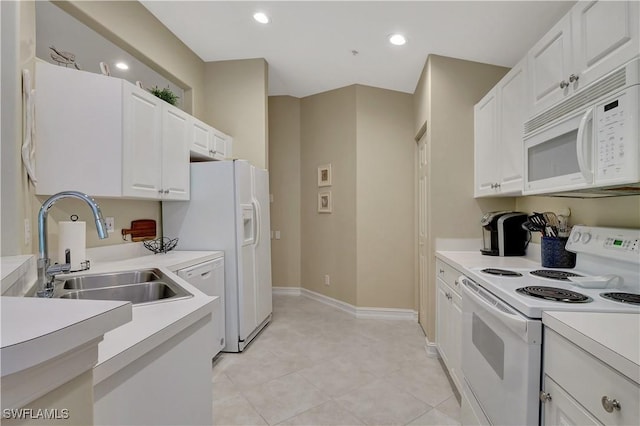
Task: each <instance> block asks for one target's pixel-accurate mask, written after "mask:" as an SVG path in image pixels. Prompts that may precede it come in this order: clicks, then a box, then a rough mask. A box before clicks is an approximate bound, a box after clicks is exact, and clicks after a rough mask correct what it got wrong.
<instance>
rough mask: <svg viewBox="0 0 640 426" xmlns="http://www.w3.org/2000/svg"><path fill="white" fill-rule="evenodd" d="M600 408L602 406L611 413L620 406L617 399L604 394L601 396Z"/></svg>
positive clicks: (618, 409)
mask: <svg viewBox="0 0 640 426" xmlns="http://www.w3.org/2000/svg"><path fill="white" fill-rule="evenodd" d="M602 408H604V409H605V411H606V412H607V413H612V412H613V410H616V411H620V408H622V407H621V406H620V402H619V401H618V400H617V399H611V398H609V397H608V396H606V395H605V396H603V397H602Z"/></svg>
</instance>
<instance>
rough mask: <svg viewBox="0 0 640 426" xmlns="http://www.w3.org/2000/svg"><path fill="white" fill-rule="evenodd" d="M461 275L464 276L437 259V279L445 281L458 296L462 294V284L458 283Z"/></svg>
mask: <svg viewBox="0 0 640 426" xmlns="http://www.w3.org/2000/svg"><path fill="white" fill-rule="evenodd" d="M460 275H462V272H460V271H458V270H456V269H455V268H453V267H452V266H450V265H449V264H447V263H445V262H443V261H442V260H440V259H436V277H438V278H440V279H441V280H442V281H444V282H445V283H446V284H447V285H448V286H449V287H451V288H452V289H453V290H454V291H455V292H456V293H458V294H460V293H461V290H460V284H459V283H458V277H459V276H460Z"/></svg>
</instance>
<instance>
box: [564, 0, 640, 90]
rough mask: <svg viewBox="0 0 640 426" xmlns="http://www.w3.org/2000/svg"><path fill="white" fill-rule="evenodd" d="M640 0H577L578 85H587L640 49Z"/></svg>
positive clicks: (575, 70)
mask: <svg viewBox="0 0 640 426" xmlns="http://www.w3.org/2000/svg"><path fill="white" fill-rule="evenodd" d="M639 10H640V8H639V3H638V2H637V1H594V2H578V3H577V4H576V5H575V6H574V7H573V9H572V10H571V15H572V27H573V43H574V67H573V68H572V70H571V72H572V73H574V74H576V75H578V76H579V80H578V81H577V82H576V87H575V88H576V89H578V88H580V87H585V86H586V85H588V84H589V83H592V82H594V81H595V80H597V79H598V78H600V77H602V76H604V75H605V74H607V73H608V72H609V71H612V70H614V69H615V68H617V67H619V66H620V65H623V64H624V63H626V62H628V61H629V60H631V59H633V58H634V57H635V56H637V55H638V54H639V53H640V37H639V36H638V26H640V14H639V12H638V11H639Z"/></svg>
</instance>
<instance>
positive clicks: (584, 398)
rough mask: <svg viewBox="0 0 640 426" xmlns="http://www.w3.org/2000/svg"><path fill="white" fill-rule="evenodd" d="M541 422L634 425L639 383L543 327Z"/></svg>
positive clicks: (639, 400) (638, 412)
mask: <svg viewBox="0 0 640 426" xmlns="http://www.w3.org/2000/svg"><path fill="white" fill-rule="evenodd" d="M544 333H545V334H544V342H545V343H544V358H543V374H544V376H543V389H542V392H541V394H540V399H541V401H542V424H544V425H591V424H605V425H637V424H638V421H639V419H640V385H638V384H637V383H635V382H633V381H632V380H631V379H629V378H628V377H626V376H624V375H622V374H620V373H619V372H618V371H616V370H614V369H613V368H611V367H610V366H609V365H607V364H605V363H604V362H602V361H601V360H599V359H598V358H596V357H594V356H593V355H591V354H590V353H588V352H586V351H584V350H583V349H581V348H580V347H578V346H576V345H575V344H573V343H572V342H570V341H569V340H567V339H565V338H564V337H562V336H561V335H559V334H558V333H556V332H554V331H553V330H551V329H549V328H547V327H545V329H544Z"/></svg>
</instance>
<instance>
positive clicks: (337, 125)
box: [300, 86, 357, 305]
mask: <svg viewBox="0 0 640 426" xmlns="http://www.w3.org/2000/svg"><path fill="white" fill-rule="evenodd" d="M300 129H301V149H300V176H301V197H300V201H301V208H300V211H301V227H302V232H301V244H302V256H301V261H302V262H301V263H302V267H301V278H302V286H303V287H304V288H307V289H310V290H312V291H315V292H318V293H322V294H324V295H327V296H329V297H333V298H335V299H338V300H342V301H344V302H347V303H350V304H352V305H356V304H357V291H356V283H357V272H356V264H357V263H356V262H357V258H356V87H355V86H349V87H345V88H342V89H337V90H332V91H329V92H325V93H321V94H318V95H314V96H309V97H306V98H303V99H302V100H301V127H300ZM329 163H330V164H331V173H332V183H333V185H332V186H331V187H327V188H323V190H324V189H327V190H330V191H331V193H332V201H333V213H331V214H321V213H318V212H317V198H318V192H319V191H320V188H318V185H317V169H318V166H320V165H323V164H329ZM325 274H327V275H329V276H330V277H331V285H330V286H325V285H324V276H325Z"/></svg>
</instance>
